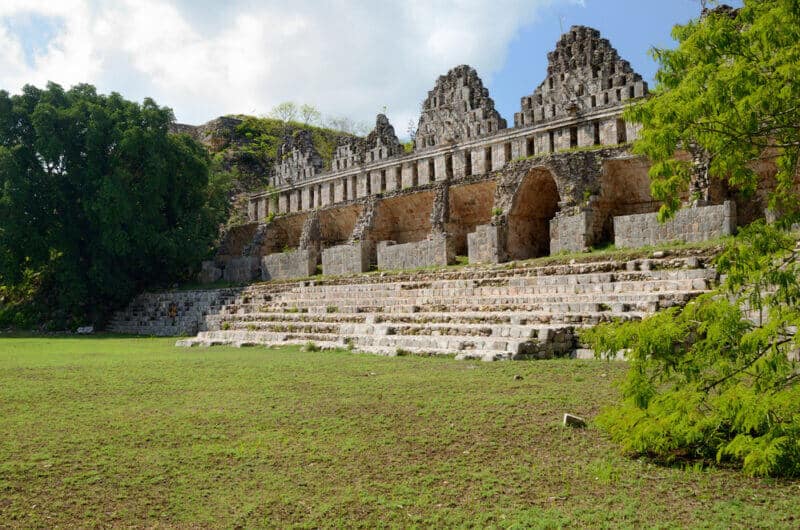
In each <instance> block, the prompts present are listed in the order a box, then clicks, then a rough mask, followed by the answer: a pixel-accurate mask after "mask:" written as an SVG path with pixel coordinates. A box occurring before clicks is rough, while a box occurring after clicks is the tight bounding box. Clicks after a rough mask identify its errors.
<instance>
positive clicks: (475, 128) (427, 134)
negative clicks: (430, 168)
mask: <svg viewBox="0 0 800 530" xmlns="http://www.w3.org/2000/svg"><path fill="white" fill-rule="evenodd" d="M505 128H506V120H504V119H503V118H502V117H501V116H500V114H499V113H498V112H497V111H496V110H495V108H494V101H493V100H492V98H490V97H489V90H488V89H486V88H484V86H483V81H481V78H480V77H478V74H477V72H476V71H475V69H473V68H471V67H469V66H467V65H461V66H457V67H455V68H453V69H452V70H450V71H449V72H447V74H446V75H443V76H440V77H439V79H437V80H436V85H435V86H434V87H433V90H431V91H430V92H428V97H427V99H425V101H424V102H423V103H422V115H421V116H420V118H419V125H418V127H417V135H416V138H415V139H414V143H415V145H414V147H415V148H416V149H424V148H427V147H433V146H437V145H441V144H449V143H455V142H459V141H463V140H466V139H469V138H476V137H479V136H484V135H487V134H491V133H494V132H497V131H498V130H500V129H505Z"/></svg>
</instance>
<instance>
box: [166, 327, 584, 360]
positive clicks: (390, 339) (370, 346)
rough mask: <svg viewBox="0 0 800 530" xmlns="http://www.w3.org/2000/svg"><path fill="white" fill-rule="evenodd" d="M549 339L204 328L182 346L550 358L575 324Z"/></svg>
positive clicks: (561, 349) (564, 350) (566, 345)
mask: <svg viewBox="0 0 800 530" xmlns="http://www.w3.org/2000/svg"><path fill="white" fill-rule="evenodd" d="M543 339H546V340H547V341H548V342H542V341H539V340H537V339H519V338H498V337H488V338H486V337H475V336H439V337H437V336H427V335H426V336H418V335H377V334H370V335H350V336H343V335H335V334H324V333H274V332H268V331H242V330H222V331H207V332H200V333H198V335H197V336H196V337H194V338H191V339H182V340H179V341H178V342H177V343H176V344H177V345H179V346H215V345H225V344H227V345H233V346H248V345H285V344H306V343H308V342H313V343H314V344H316V345H317V346H320V347H344V346H347V347H349V348H351V349H354V350H356V351H362V352H368V353H379V354H384V355H387V354H388V355H399V354H402V353H403V352H404V351H406V352H412V353H426V354H438V355H441V354H447V355H458V356H460V357H461V358H474V359H484V360H498V359H524V358H550V357H554V356H569V355H571V353H572V351H573V350H574V346H575V339H574V336H573V334H572V329H571V328H561V329H556V328H552V329H551V330H550V331H549V333H548V335H547V337H543Z"/></svg>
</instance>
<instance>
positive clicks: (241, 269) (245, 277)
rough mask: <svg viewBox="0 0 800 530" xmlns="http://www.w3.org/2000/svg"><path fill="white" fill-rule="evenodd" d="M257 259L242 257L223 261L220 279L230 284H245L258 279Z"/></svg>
mask: <svg viewBox="0 0 800 530" xmlns="http://www.w3.org/2000/svg"><path fill="white" fill-rule="evenodd" d="M258 266H259V264H258V258H257V257H254V256H243V257H240V258H230V259H226V260H225V261H224V268H223V270H222V279H224V280H225V281H226V282H231V283H247V282H250V281H253V280H255V279H257V278H258Z"/></svg>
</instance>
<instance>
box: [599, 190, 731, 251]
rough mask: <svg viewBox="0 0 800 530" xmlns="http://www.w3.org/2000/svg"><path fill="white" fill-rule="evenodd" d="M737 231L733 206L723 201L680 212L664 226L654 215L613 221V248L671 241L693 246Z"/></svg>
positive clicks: (623, 217) (624, 217)
mask: <svg viewBox="0 0 800 530" xmlns="http://www.w3.org/2000/svg"><path fill="white" fill-rule="evenodd" d="M735 232H736V203H734V202H733V201H725V203H724V204H720V205H715V206H701V207H697V208H685V209H682V210H679V211H678V212H677V213H676V214H675V217H673V218H672V219H671V220H669V221H667V222H666V223H659V222H658V218H657V214H655V213H647V214H637V215H625V216H622V217H615V218H614V245H616V246H617V247H620V248H622V247H634V248H635V247H643V246H647V245H658V244H661V243H669V242H672V241H685V242H687V243H694V242H698V241H707V240H709V239H715V238H718V237H723V236H729V235H732V234H734V233H735Z"/></svg>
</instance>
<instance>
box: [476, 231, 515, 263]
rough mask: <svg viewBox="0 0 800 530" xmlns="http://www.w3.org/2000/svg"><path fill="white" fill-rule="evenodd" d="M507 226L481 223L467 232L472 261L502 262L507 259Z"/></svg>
mask: <svg viewBox="0 0 800 530" xmlns="http://www.w3.org/2000/svg"><path fill="white" fill-rule="evenodd" d="M506 232H507V227H506V226H503V225H498V226H495V225H480V226H478V227H476V228H475V231H474V232H472V233H471V234H467V252H468V254H469V262H470V263H502V262H503V261H505V259H506V257H505V246H506V236H507V234H506Z"/></svg>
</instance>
